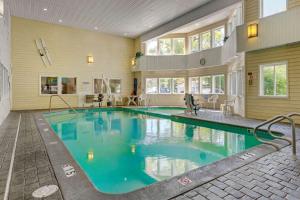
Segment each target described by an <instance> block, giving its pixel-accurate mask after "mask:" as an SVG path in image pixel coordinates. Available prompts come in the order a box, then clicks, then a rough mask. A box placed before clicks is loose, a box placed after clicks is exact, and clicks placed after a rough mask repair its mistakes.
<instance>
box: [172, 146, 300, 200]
mask: <svg viewBox="0 0 300 200" xmlns="http://www.w3.org/2000/svg"><path fill="white" fill-rule="evenodd" d="M297 144H298V149H297V150H298V153H300V141H298V143H297ZM175 199H176V200H200V199H213V200H215V199H216V200H217V199H291V200H292V199H300V156H298V158H297V159H296V160H295V159H293V157H292V156H291V147H290V146H288V147H286V148H283V149H282V150H280V151H278V152H275V153H272V154H269V155H267V156H265V157H263V158H261V159H258V160H257V161H255V162H252V163H250V164H248V165H246V166H244V167H241V168H239V169H237V170H235V171H232V172H230V173H228V174H226V175H224V176H221V177H219V178H217V179H215V180H213V181H211V182H209V183H206V184H204V185H201V186H199V187H197V188H195V189H193V190H191V191H189V192H187V193H185V194H183V195H181V196H179V197H177V198H174V200H175Z"/></svg>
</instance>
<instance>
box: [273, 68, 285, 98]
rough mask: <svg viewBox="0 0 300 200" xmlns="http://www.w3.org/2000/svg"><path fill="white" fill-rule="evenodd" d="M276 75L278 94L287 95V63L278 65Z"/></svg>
mask: <svg viewBox="0 0 300 200" xmlns="http://www.w3.org/2000/svg"><path fill="white" fill-rule="evenodd" d="M275 76H276V95H278V96H286V95H287V71H286V65H276V68H275Z"/></svg>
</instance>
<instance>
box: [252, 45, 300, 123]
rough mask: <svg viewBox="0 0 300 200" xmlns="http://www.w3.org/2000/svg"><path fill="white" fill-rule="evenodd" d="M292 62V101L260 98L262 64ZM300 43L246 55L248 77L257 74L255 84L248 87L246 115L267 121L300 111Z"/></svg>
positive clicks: (290, 95) (289, 65)
mask: <svg viewBox="0 0 300 200" xmlns="http://www.w3.org/2000/svg"><path fill="white" fill-rule="evenodd" d="M278 61H287V62H288V82H289V84H288V88H289V97H288V98H264V97H259V65H260V64H265V63H273V62H278ZM299 66H300V44H293V45H286V46H282V47H277V48H272V49H265V50H259V51H253V52H249V53H246V74H248V73H249V72H252V73H253V75H254V81H253V85H252V86H249V85H248V84H247V85H246V116H247V117H248V118H256V119H267V118H270V117H272V116H274V115H278V114H285V113H288V112H300V83H299V80H300V68H299Z"/></svg>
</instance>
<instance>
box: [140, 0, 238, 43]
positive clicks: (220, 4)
mask: <svg viewBox="0 0 300 200" xmlns="http://www.w3.org/2000/svg"><path fill="white" fill-rule="evenodd" d="M241 1H242V0H212V1H210V2H208V3H206V4H204V5H202V6H200V7H198V8H196V9H194V10H192V11H190V12H188V13H186V14H184V15H182V16H180V17H178V18H176V19H173V20H171V21H169V22H167V23H165V24H163V25H161V26H159V27H157V28H154V29H152V30H150V31H148V32H146V33H144V34H142V35H141V36H140V38H141V41H142V42H144V41H147V40H149V39H152V38H155V37H158V36H161V35H163V34H165V33H167V32H169V31H172V30H174V29H176V28H179V27H181V26H183V25H186V24H188V23H191V22H193V21H195V20H197V19H201V18H202V17H205V16H207V15H210V14H212V13H214V12H217V11H218V10H221V9H224V8H226V7H228V6H231V5H233V4H235V3H238V2H241Z"/></svg>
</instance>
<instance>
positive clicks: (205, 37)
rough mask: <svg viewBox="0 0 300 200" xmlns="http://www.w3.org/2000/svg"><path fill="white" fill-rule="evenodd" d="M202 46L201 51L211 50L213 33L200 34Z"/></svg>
mask: <svg viewBox="0 0 300 200" xmlns="http://www.w3.org/2000/svg"><path fill="white" fill-rule="evenodd" d="M200 45H201V50H205V49H210V48H211V32H210V31H207V32H204V33H201V34H200Z"/></svg>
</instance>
